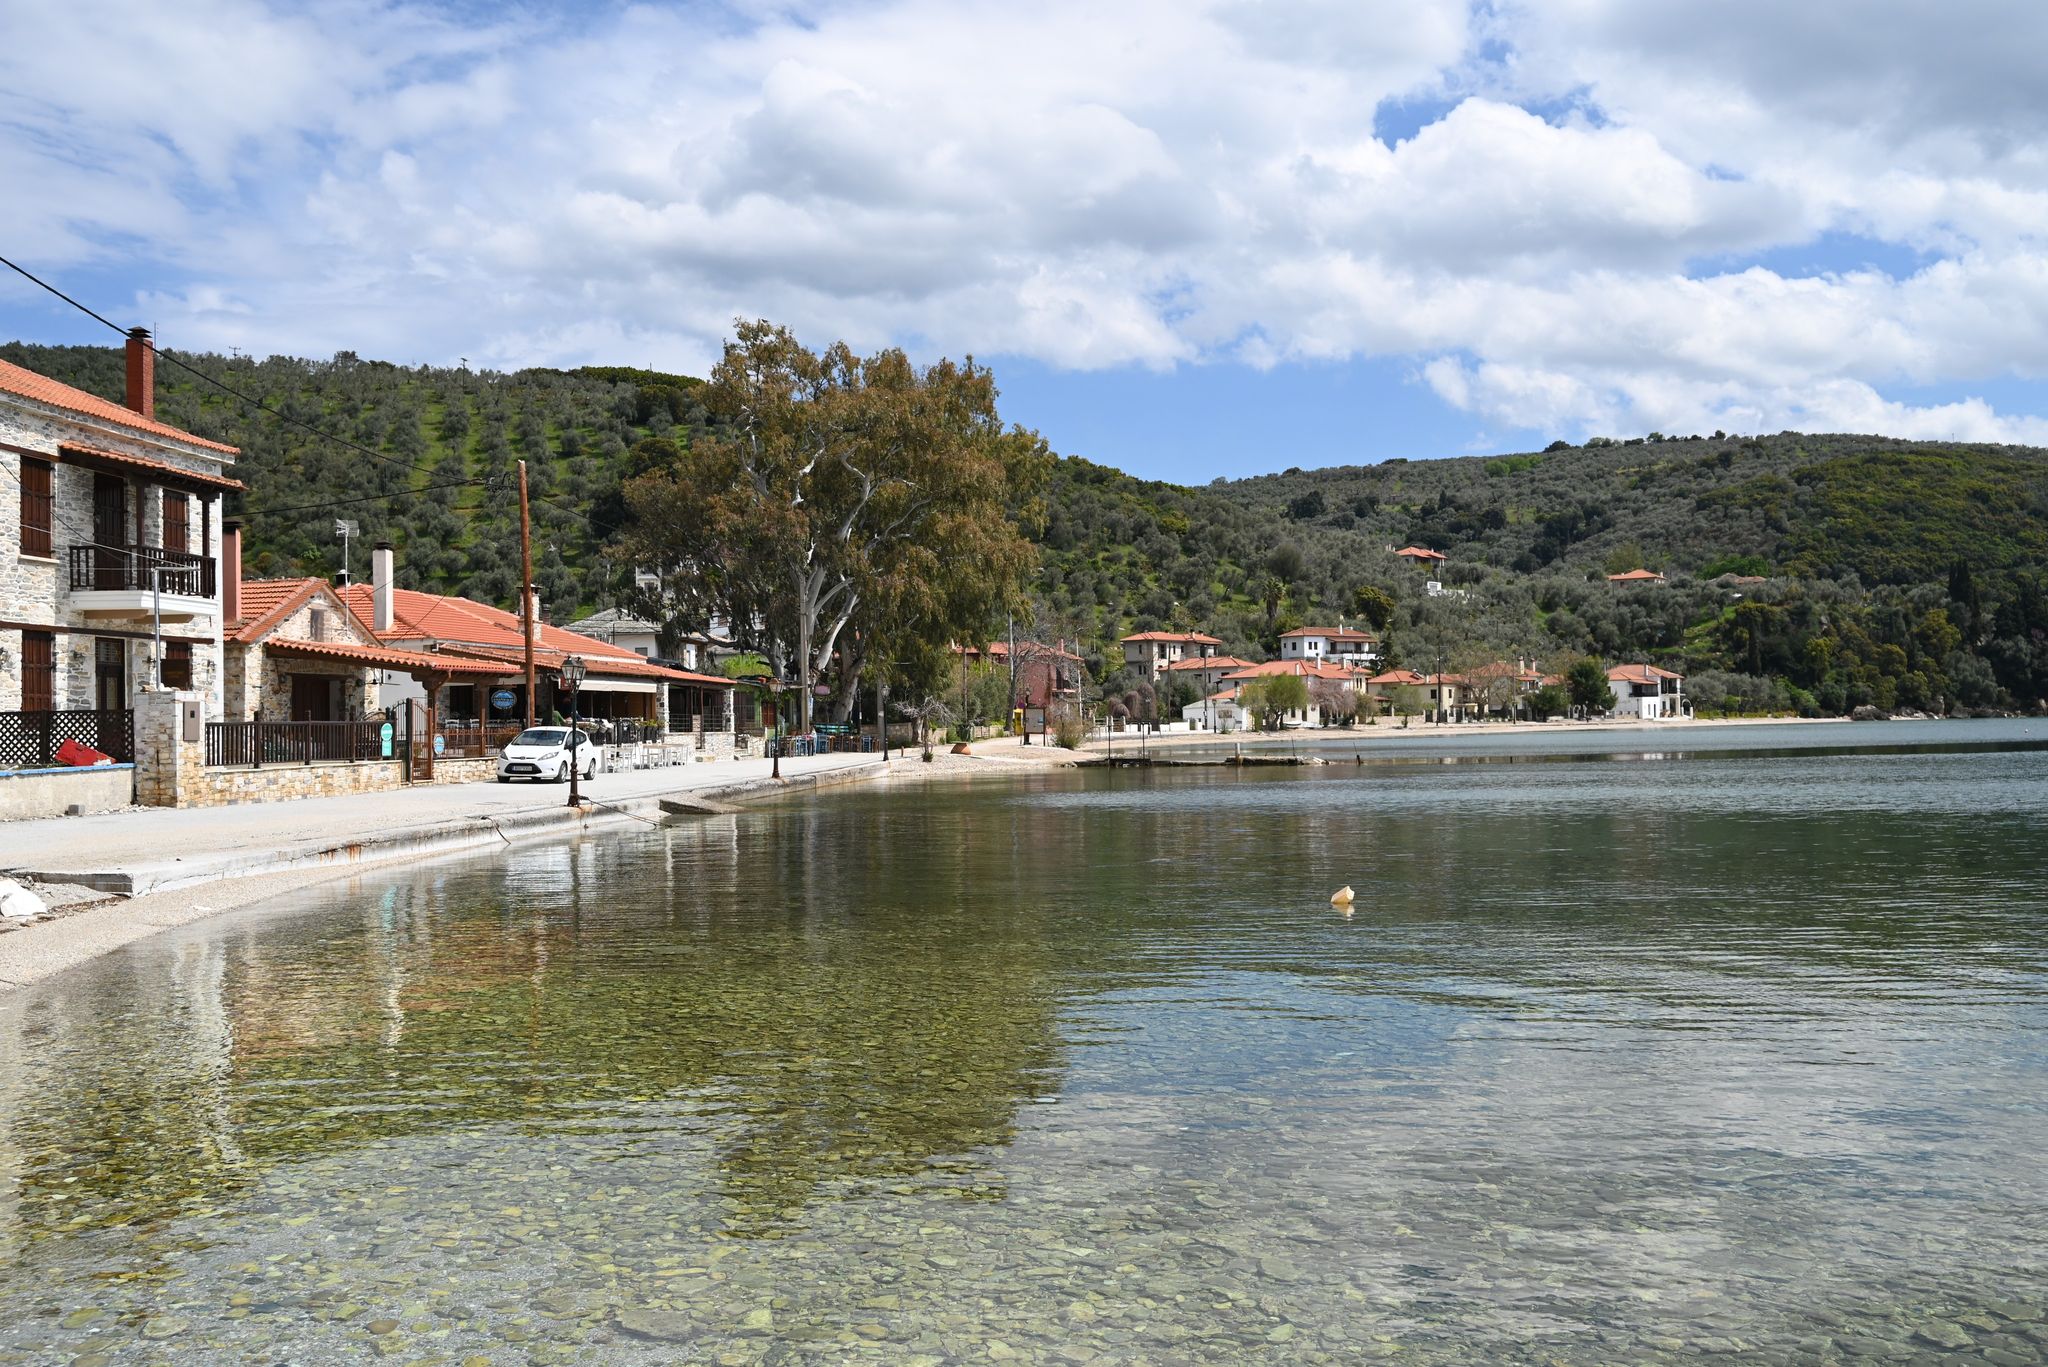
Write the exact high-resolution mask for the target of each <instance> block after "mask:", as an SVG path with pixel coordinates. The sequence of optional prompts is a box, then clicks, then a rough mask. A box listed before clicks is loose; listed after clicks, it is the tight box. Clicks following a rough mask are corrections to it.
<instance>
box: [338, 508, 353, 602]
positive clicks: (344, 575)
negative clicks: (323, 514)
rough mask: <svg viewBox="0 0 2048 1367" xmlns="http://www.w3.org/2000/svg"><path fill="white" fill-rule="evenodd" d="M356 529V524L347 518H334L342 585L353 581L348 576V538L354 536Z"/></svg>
mask: <svg viewBox="0 0 2048 1367" xmlns="http://www.w3.org/2000/svg"><path fill="white" fill-rule="evenodd" d="M357 530H358V528H357V527H356V524H355V523H354V521H352V520H351V519H349V518H345V517H337V518H335V519H334V534H335V535H336V536H338V537H340V538H341V582H342V585H343V586H344V587H346V586H347V585H349V584H352V583H354V582H355V581H354V580H353V579H351V578H350V577H349V572H348V539H349V538H350V537H352V536H354V535H355V534H356V532H357Z"/></svg>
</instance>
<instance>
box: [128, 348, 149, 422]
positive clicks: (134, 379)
mask: <svg viewBox="0 0 2048 1367" xmlns="http://www.w3.org/2000/svg"><path fill="white" fill-rule="evenodd" d="M125 402H126V403H127V405H128V406H129V407H130V408H132V409H134V410H135V411H136V412H138V413H140V414H141V415H142V416H143V417H145V418H153V417H155V416H156V349H155V348H154V347H152V346H151V345H150V344H149V329H148V328H129V329H128V392H127V396H126V399H125Z"/></svg>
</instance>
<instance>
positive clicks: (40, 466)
mask: <svg viewBox="0 0 2048 1367" xmlns="http://www.w3.org/2000/svg"><path fill="white" fill-rule="evenodd" d="M50 478H51V466H50V462H48V461H46V460H29V459H23V461H22V462H21V553H22V554H23V555H55V554H56V550H55V548H54V547H53V546H52V545H51V542H50V505H51V498H50Z"/></svg>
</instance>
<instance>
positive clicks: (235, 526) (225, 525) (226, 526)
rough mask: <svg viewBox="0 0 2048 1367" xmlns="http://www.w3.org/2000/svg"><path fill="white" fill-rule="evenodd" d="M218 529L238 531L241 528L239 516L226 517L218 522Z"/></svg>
mask: <svg viewBox="0 0 2048 1367" xmlns="http://www.w3.org/2000/svg"><path fill="white" fill-rule="evenodd" d="M220 529H221V530H222V531H224V532H239V531H240V530H242V519H241V518H239V517H231V518H228V519H227V520H226V521H224V522H222V523H221V524H220Z"/></svg>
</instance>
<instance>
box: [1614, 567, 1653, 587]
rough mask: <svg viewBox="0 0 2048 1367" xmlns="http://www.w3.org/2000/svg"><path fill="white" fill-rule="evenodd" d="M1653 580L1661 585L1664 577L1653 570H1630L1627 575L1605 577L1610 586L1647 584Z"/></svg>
mask: <svg viewBox="0 0 2048 1367" xmlns="http://www.w3.org/2000/svg"><path fill="white" fill-rule="evenodd" d="M1653 580H1654V581H1656V582H1658V583H1662V582H1663V580H1664V576H1663V575H1661V574H1659V573H1657V572H1656V571H1655V570H1630V571H1629V572H1628V573H1627V574H1610V575H1608V576H1607V582H1608V583H1610V584H1647V583H1650V582H1651V581H1653Z"/></svg>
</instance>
